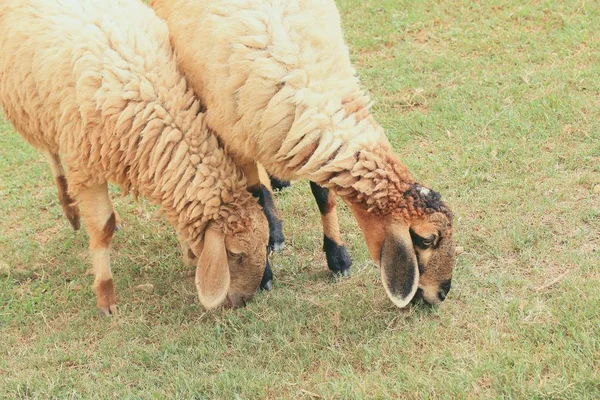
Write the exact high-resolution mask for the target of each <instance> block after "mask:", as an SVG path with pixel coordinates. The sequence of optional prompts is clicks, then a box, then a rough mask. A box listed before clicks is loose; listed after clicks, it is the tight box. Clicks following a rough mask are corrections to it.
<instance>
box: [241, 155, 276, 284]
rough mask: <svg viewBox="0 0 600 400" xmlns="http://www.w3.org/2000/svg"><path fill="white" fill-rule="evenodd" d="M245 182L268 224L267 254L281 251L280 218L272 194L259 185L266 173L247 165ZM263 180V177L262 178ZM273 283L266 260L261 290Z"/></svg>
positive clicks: (244, 169) (269, 265)
mask: <svg viewBox="0 0 600 400" xmlns="http://www.w3.org/2000/svg"><path fill="white" fill-rule="evenodd" d="M243 171H244V174H245V175H246V180H247V181H248V191H249V192H250V193H252V195H253V196H254V197H256V198H258V203H259V204H260V205H261V206H262V208H263V211H264V213H265V216H266V217H267V222H268V223H269V244H268V245H267V254H268V253H271V252H272V251H280V250H281V249H283V246H284V242H285V238H284V236H283V227H282V225H281V218H279V213H278V212H277V209H276V208H275V203H274V202H273V193H272V192H271V191H270V190H269V189H268V188H267V187H266V186H265V185H263V184H262V183H261V180H260V175H261V173H262V174H263V175H266V172H265V171H264V169H263V168H262V167H261V173H259V170H258V166H257V165H256V164H254V163H251V164H247V165H246V166H244V167H243ZM263 179H264V177H263ZM272 281H273V271H272V270H271V264H270V263H269V260H268V259H267V265H266V266H265V272H264V273H263V277H262V280H261V282H260V286H259V287H260V289H261V290H267V291H269V290H271V288H272V285H273V284H272Z"/></svg>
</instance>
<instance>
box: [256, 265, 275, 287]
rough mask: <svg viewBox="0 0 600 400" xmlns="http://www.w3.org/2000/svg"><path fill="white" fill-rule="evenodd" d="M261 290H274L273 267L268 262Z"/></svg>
mask: <svg viewBox="0 0 600 400" xmlns="http://www.w3.org/2000/svg"><path fill="white" fill-rule="evenodd" d="M259 288H260V290H265V291H267V292H269V291H271V289H272V288H273V271H271V265H270V264H269V261H268V260H267V266H266V267H265V272H264V274H263V278H262V281H261V282H260V286H259Z"/></svg>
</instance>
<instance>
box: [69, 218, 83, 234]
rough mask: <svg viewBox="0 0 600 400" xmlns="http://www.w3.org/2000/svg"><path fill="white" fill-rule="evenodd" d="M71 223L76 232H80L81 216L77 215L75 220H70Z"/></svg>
mask: <svg viewBox="0 0 600 400" xmlns="http://www.w3.org/2000/svg"><path fill="white" fill-rule="evenodd" d="M69 223H70V224H71V226H72V227H73V230H74V231H78V230H79V228H81V221H80V219H79V215H76V216H75V217H73V218H69Z"/></svg>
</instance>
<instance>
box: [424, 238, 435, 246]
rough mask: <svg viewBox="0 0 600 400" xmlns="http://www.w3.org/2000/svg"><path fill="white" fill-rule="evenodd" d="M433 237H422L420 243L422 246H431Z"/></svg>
mask: <svg viewBox="0 0 600 400" xmlns="http://www.w3.org/2000/svg"><path fill="white" fill-rule="evenodd" d="M434 239H435V238H434V237H430V238H427V239H423V240H422V241H421V244H422V245H423V247H431V245H433V241H434Z"/></svg>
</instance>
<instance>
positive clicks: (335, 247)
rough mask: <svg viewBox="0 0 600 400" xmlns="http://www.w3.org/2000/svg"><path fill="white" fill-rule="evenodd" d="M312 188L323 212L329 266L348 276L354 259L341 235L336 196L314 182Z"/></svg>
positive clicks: (325, 246)
mask: <svg viewBox="0 0 600 400" xmlns="http://www.w3.org/2000/svg"><path fill="white" fill-rule="evenodd" d="M310 189H311V190H312V193H313V196H314V197H315V200H316V202H317V205H318V206H319V211H320V212H321V222H322V223H323V251H325V257H326V258H327V266H328V267H329V269H330V270H331V271H332V272H333V273H335V274H340V275H342V276H348V275H350V266H351V265H352V259H351V258H350V255H349V254H348V251H347V250H346V247H345V246H344V242H343V241H342V236H341V235H340V225H339V221H338V215H337V203H336V196H335V194H334V193H333V192H332V191H330V190H329V189H326V188H323V187H321V186H319V185H317V184H316V183H314V182H310Z"/></svg>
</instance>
